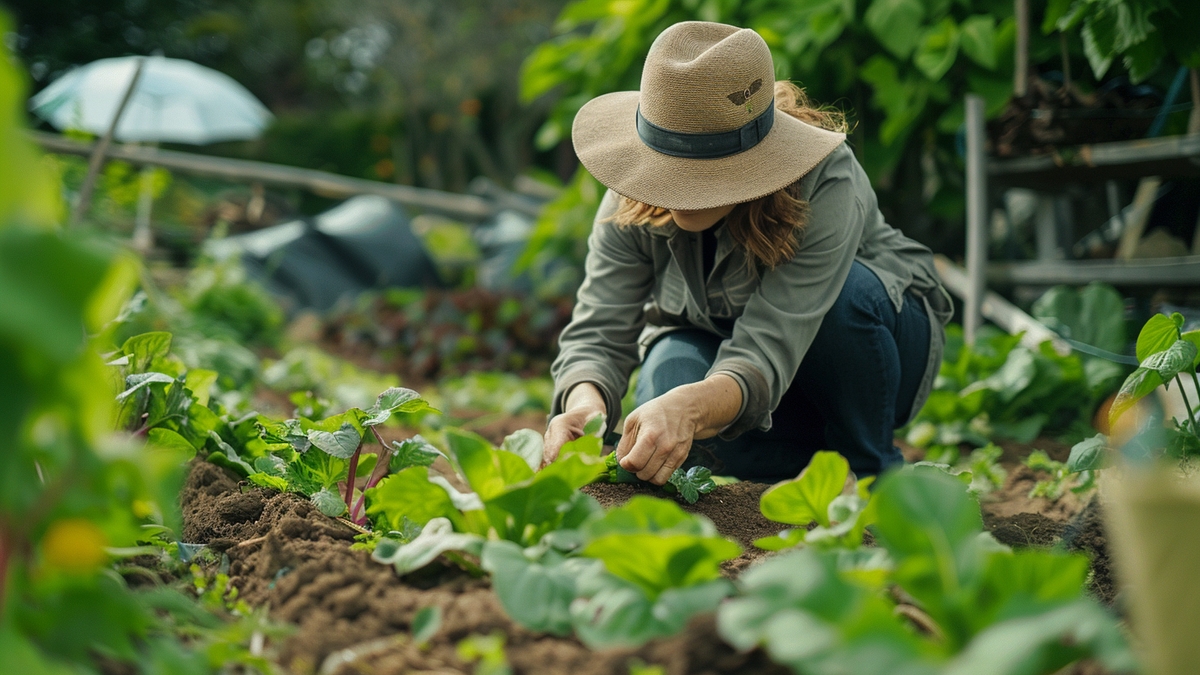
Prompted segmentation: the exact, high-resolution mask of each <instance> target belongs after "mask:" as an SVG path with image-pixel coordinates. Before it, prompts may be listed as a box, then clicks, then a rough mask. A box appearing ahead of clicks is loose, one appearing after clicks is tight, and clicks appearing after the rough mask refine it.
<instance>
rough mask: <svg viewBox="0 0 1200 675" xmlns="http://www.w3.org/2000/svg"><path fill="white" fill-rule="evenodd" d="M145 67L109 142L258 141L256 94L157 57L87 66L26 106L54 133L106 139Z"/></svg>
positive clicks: (262, 123)
mask: <svg viewBox="0 0 1200 675" xmlns="http://www.w3.org/2000/svg"><path fill="white" fill-rule="evenodd" d="M139 61H141V62H143V63H144V65H143V67H142V73H141V76H140V77H139V78H138V81H137V86H136V88H135V89H134V91H133V92H132V94H131V96H130V99H129V103H128V104H127V105H126V108H125V110H124V112H123V113H122V114H121V119H120V122H119V123H118V124H117V127H116V130H115V133H114V134H113V137H114V138H115V139H116V140H118V141H123V142H149V143H192V144H196V145H202V144H206V143H215V142H218V141H234V140H247V139H252V138H257V137H258V136H259V135H261V134H262V132H263V130H264V129H266V128H267V126H268V125H269V124H270V123H271V120H272V119H273V118H272V116H271V113H270V112H269V111H268V110H267V109H266V107H265V106H264V105H263V104H262V103H260V102H259V100H258V99H257V98H255V97H254V94H251V93H250V92H249V91H248V90H247V89H246V88H245V87H243V86H242V85H241V84H238V82H237V81H236V80H234V79H233V78H231V77H229V76H228V75H225V74H224V73H220V72H218V71H215V70H213V69H211V68H206V67H204V66H202V65H200V64H197V63H192V62H191V61H185V60H182V59H169V58H166V57H163V56H125V57H119V58H112V59H101V60H99V61H93V62H92V63H89V64H87V65H86V66H80V67H78V68H75V69H73V70H71V71H69V72H68V73H66V74H65V75H63V76H62V77H60V78H58V79H57V80H55V81H54V82H53V83H51V84H50V86H48V87H46V88H45V89H43V90H42V91H41V92H39V93H38V94H37V95H36V96H34V97H33V99H32V100H31V101H30V108H31V109H32V110H33V112H34V114H36V115H37V116H39V117H41V118H42V119H44V120H46V121H47V122H49V123H50V124H52V125H54V126H55V127H56V128H58V129H63V130H66V129H77V130H82V131H87V132H89V133H93V134H96V135H103V134H104V133H105V132H107V131H108V129H109V125H110V124H111V123H112V121H113V117H114V116H115V115H116V114H117V110H118V108H119V107H120V103H121V99H122V98H123V97H124V96H125V93H126V90H127V89H128V88H129V85H130V83H131V81H132V80H133V77H134V73H135V72H136V71H137V67H138V63H139Z"/></svg>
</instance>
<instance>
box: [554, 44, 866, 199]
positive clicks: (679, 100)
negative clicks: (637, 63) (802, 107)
mask: <svg viewBox="0 0 1200 675" xmlns="http://www.w3.org/2000/svg"><path fill="white" fill-rule="evenodd" d="M774 95H775V69H774V66H773V64H772V62H771V51H770V49H768V47H767V43H766V42H764V41H763V39H762V37H760V36H759V35H758V33H755V32H754V31H752V30H749V29H744V28H737V27H736V26H727V25H725V24H720V23H709V22H705V21H686V22H683V23H677V24H675V25H673V26H671V27H670V28H668V29H666V30H665V31H663V32H662V34H661V35H659V36H658V38H657V39H656V40H655V41H654V44H653V45H651V46H650V53H649V54H648V55H647V56H646V65H645V67H644V68H643V70H642V83H641V90H640V91H621V92H616V93H612V94H605V95H604V96H599V97H597V98H594V99H592V100H591V101H589V102H588V103H587V105H585V106H583V108H582V109H581V110H580V111H579V114H578V115H576V117H575V123H574V125H573V126H572V129H571V139H572V141H573V142H574V144H575V153H576V154H577V155H578V156H579V161H581V162H582V163H583V166H584V167H586V168H587V170H588V171H589V172H591V174H592V175H593V176H595V177H596V179H597V180H599V181H600V182H601V183H603V184H604V185H606V186H607V187H609V188H611V189H612V190H613V191H614V192H616V193H617V194H620V195H623V196H625V197H628V198H630V199H634V200H637V201H639V202H644V203H646V204H650V205H651V206H658V207H662V208H665V209H680V210H683V209H687V210H693V209H707V208H712V207H717V206H726V205H729V204H737V203H740V202H747V201H751V200H754V199H758V198H759V197H764V196H766V195H769V194H772V193H774V192H778V191H779V190H782V189H783V188H785V187H787V186H788V185H791V184H792V183H794V182H795V181H797V180H799V179H800V178H801V177H802V176H804V174H806V173H808V172H809V171H810V170H812V168H813V167H814V166H816V165H817V164H818V163H819V162H820V161H821V160H822V159H825V157H826V156H828V155H829V153H831V152H833V150H834V149H835V148H836V147H837V146H838V145H839V144H841V142H842V141H843V140H845V138H846V135H845V134H841V133H837V132H833V131H826V130H824V129H819V128H817V127H814V126H812V125H809V124H805V123H804V122H801V121H800V120H798V119H796V118H794V117H792V116H791V115H788V114H786V113H776V111H775V106H774Z"/></svg>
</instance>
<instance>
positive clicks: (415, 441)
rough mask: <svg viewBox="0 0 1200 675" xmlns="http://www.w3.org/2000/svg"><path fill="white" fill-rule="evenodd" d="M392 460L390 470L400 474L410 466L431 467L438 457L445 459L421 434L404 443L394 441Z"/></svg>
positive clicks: (389, 463)
mask: <svg viewBox="0 0 1200 675" xmlns="http://www.w3.org/2000/svg"><path fill="white" fill-rule="evenodd" d="M392 448H393V450H394V452H393V453H392V458H391V459H390V460H389V461H388V470H389V471H390V472H391V473H399V472H401V471H403V470H405V469H407V468H408V467H410V466H430V465H432V464H433V463H434V462H435V461H437V458H438V457H445V455H443V454H442V451H441V450H438V449H437V448H436V447H434V446H433V445H432V444H431V443H430V442H429V441H427V440H425V439H424V438H422V437H421V435H420V434H417V435H416V436H413V437H412V438H406V439H404V440H403V441H392Z"/></svg>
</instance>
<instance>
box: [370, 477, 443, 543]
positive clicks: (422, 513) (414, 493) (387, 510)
mask: <svg viewBox="0 0 1200 675" xmlns="http://www.w3.org/2000/svg"><path fill="white" fill-rule="evenodd" d="M366 503H367V515H368V516H370V517H371V519H372V520H374V521H376V522H382V523H385V524H386V525H387V527H388V529H392V530H400V529H401V528H402V527H403V525H404V519H405V518H407V519H408V520H410V521H412V522H414V523H416V524H417V525H424V524H425V523H428V522H429V521H430V520H432V519H434V518H450V519H460V518H461V517H462V516H461V514H460V513H459V512H458V509H456V508H455V506H454V502H453V501H452V500H451V499H450V495H449V494H447V493H446V490H445V489H443V488H442V487H441V486H439V485H436V484H434V483H431V482H430V481H429V470H428V469H427V468H425V467H423V466H413V467H409V468H407V469H404V470H403V471H400V472H399V473H395V474H392V475H390V476H387V477H386V478H384V479H383V480H381V481H379V484H378V485H376V486H375V487H373V488H371V489H369V490H367V491H366Z"/></svg>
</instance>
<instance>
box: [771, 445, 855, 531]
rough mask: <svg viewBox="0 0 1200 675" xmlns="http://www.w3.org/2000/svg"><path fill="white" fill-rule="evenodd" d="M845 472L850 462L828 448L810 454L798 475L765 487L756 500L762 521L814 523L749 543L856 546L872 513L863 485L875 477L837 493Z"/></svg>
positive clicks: (848, 470) (842, 487)
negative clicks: (768, 487) (757, 500)
mask: <svg viewBox="0 0 1200 675" xmlns="http://www.w3.org/2000/svg"><path fill="white" fill-rule="evenodd" d="M849 475H850V463H849V462H847V461H846V458H845V457H842V456H841V455H839V454H837V453H836V452H829V451H821V452H818V453H816V454H815V455H813V458H812V461H810V462H809V464H808V466H807V467H805V469H804V471H802V472H800V475H799V476H798V477H796V478H795V479H793V480H790V481H785V482H783V483H779V484H778V485H775V486H774V487H772V488H771V489H770V490H767V491H766V492H764V493H763V496H762V498H761V500H760V502H759V503H760V508H761V509H762V513H763V515H764V516H766V517H767V519H768V520H773V521H775V522H777V523H786V524H788V525H800V526H801V527H802V528H803V527H804V526H807V525H810V524H812V523H816V527H815V528H814V529H812V530H808V529H792V530H784V531H783V532H780V533H779V534H778V535H777V536H773V537H764V538H762V539H759V540H757V541H755V542H754V545H755V546H757V547H759V548H761V549H766V550H768V551H778V550H781V549H784V548H790V547H792V546H796V545H798V544H801V543H806V544H809V545H813V546H822V547H831V546H840V547H843V548H851V549H853V548H857V547H858V546H859V545H861V544H862V540H863V532H865V531H866V527H867V525H869V524H870V523H871V522H872V519H873V518H874V510H873V509H872V508H871V506H870V501H871V493H870V491H869V490H870V486H871V484H872V483H873V482H874V481H875V478H874V477H873V476H872V477H869V478H864V479H862V480H860V481H857V482H856V483H855V486H854V491H853V494H843V489H844V487H845V486H846V482H847V478H848V477H849Z"/></svg>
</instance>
